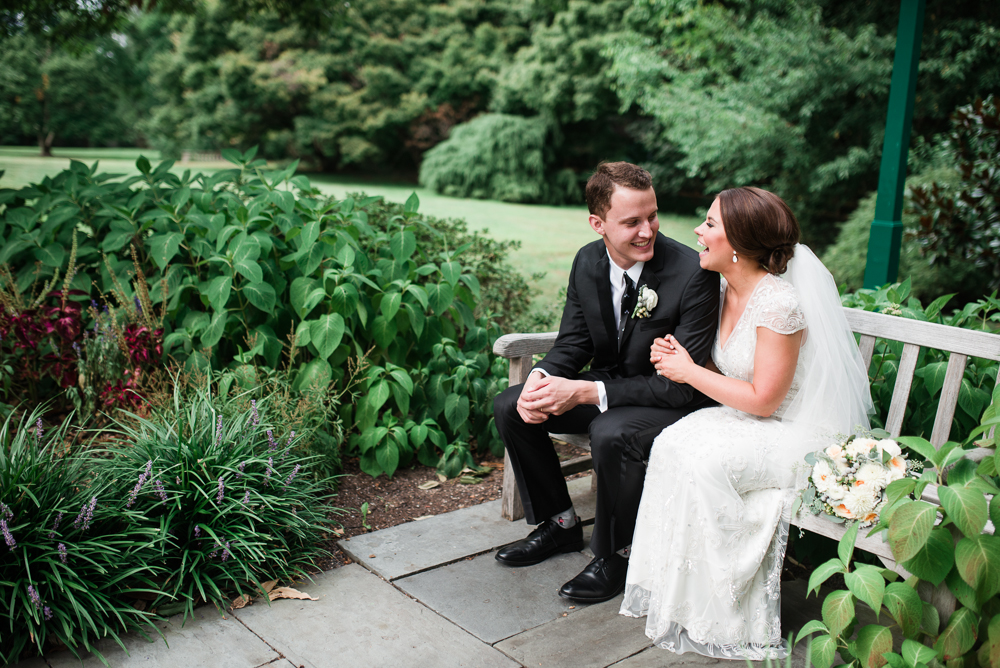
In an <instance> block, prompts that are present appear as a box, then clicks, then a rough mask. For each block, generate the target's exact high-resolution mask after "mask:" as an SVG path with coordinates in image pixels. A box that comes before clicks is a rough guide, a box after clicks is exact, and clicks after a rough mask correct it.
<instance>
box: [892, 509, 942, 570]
mask: <svg viewBox="0 0 1000 668" xmlns="http://www.w3.org/2000/svg"><path fill="white" fill-rule="evenodd" d="M936 517H937V508H936V507H935V506H932V505H931V504H929V503H926V502H924V501H912V502H910V503H907V504H905V505H903V506H901V507H900V508H898V509H897V510H896V511H895V513H894V514H893V516H892V520H891V522H890V524H889V547H890V549H891V550H892V554H893V556H895V557H896V561H906V560H908V559H911V558H912V557H913V556H914V555H916V554H917V552H918V551H920V548H922V547H923V546H924V543H926V542H927V539H928V536H930V533H931V529H933V528H934V520H935V519H936ZM911 572H912V571H911Z"/></svg>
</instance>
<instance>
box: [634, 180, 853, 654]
mask: <svg viewBox="0 0 1000 668" xmlns="http://www.w3.org/2000/svg"><path fill="white" fill-rule="evenodd" d="M695 233H696V234H697V235H698V242H699V245H701V246H703V247H704V250H703V251H702V253H701V254H700V257H701V266H702V268H704V269H709V270H713V271H718V272H719V273H721V274H722V282H721V286H722V287H721V292H720V296H719V299H720V312H719V328H718V331H717V332H716V339H715V345H714V347H713V349H712V361H711V362H710V363H709V364H708V366H707V367H700V366H698V365H696V364H695V363H694V362H692V360H691V357H690V356H689V355H688V354H687V351H686V350H684V348H683V346H681V345H680V343H679V342H678V341H677V340H676V339H674V338H673V337H670V336H667V337H666V338H665V339H657V340H656V342H655V343H654V344H653V348H652V351H651V358H650V359H651V361H652V362H654V363H655V365H656V369H657V374H660V375H662V376H665V377H667V378H669V379H670V380H672V381H674V382H681V383H687V384H689V385H691V386H692V387H694V388H695V389H697V390H699V391H700V392H702V393H703V394H705V395H707V396H709V397H711V398H712V399H715V400H716V401H718V402H719V403H720V404H721V406H719V407H715V408H706V409H703V410H700V411H697V412H695V413H692V414H691V415H689V416H687V417H686V418H684V419H682V420H680V421H678V422H677V423H675V424H674V425H672V426H670V427H668V428H666V429H664V430H663V432H662V433H661V434H660V435H659V436H658V437H657V438H656V440H655V441H654V443H653V448H652V452H651V454H650V458H649V464H648V468H647V471H646V482H645V486H644V491H643V495H642V502H641V505H640V507H639V516H638V519H637V521H636V528H635V536H634V539H633V544H632V550H631V555H630V558H629V567H628V576H627V579H626V587H625V599H624V601H623V603H622V606H621V614H623V615H627V616H630V617H641V616H646V617H647V621H646V635H647V636H649V637H650V638H652V639H653V641H654V642H655V643H656V645H658V646H659V647H662V648H664V649H669V650H672V651H674V652H677V653H684V652H697V653H699V654H704V655H707V656H713V657H720V658H745V659H751V660H761V659H764V658H782V657H784V656H785V655H786V648H785V647H784V645H783V644H782V638H781V623H780V601H779V587H780V575H781V565H782V560H783V558H784V552H785V544H786V541H787V538H788V522H789V519H790V510H791V505H792V501H793V500H794V496H795V494H796V490H797V488H798V487H799V486H800V485H801V484H802V483H803V482H804V480H805V477H806V476H807V475H808V473H807V470H806V469H805V464H804V461H803V457H804V455H805V454H806V453H808V452H811V451H814V450H817V449H819V448H821V447H826V446H827V445H829V443H830V442H831V441H830V439H832V438H833V437H834V436H835V435H837V434H847V433H850V432H851V431H852V430H854V429H856V428H867V426H868V413H869V412H870V411H871V407H872V405H871V397H870V395H869V390H868V377H867V373H866V369H865V368H864V364H863V362H862V360H861V356H860V353H859V352H858V349H857V346H856V344H855V341H854V337H853V335H852V334H851V331H850V328H849V327H848V325H847V320H846V318H845V317H844V314H843V310H842V308H841V305H840V298H839V296H838V294H837V289H836V285H835V284H834V281H833V277H832V276H831V275H830V273H829V272H828V271H827V270H826V268H825V267H824V266H823V264H822V263H821V262H820V261H819V260H818V259H817V258H816V256H815V255H813V253H812V251H810V250H809V249H808V248H807V247H805V246H802V245H800V244H798V243H797V242H798V238H799V226H798V222H797V221H796V219H795V216H794V214H793V213H792V212H791V210H790V209H789V208H788V205H787V204H785V202H784V201H783V200H782V199H781V198H780V197H778V196H777V195H775V194H773V193H770V192H767V191H765V190H761V189H759V188H734V189H731V190H725V191H723V192H722V193H720V194H719V196H718V197H717V198H716V200H715V202H713V204H712V206H711V208H710V209H709V210H708V216H707V218H706V220H705V222H704V223H702V224H701V225H700V226H699V227H698V228H697V229H695ZM782 275H783V276H782Z"/></svg>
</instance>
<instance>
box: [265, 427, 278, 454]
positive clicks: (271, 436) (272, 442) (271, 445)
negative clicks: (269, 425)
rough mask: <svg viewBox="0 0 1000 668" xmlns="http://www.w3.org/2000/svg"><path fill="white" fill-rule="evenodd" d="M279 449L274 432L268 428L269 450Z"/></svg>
mask: <svg viewBox="0 0 1000 668" xmlns="http://www.w3.org/2000/svg"><path fill="white" fill-rule="evenodd" d="M277 449H278V443H277V441H275V440H274V433H273V432H272V431H271V430H270V429H268V430H267V451H268V452H274V451H275V450H277Z"/></svg>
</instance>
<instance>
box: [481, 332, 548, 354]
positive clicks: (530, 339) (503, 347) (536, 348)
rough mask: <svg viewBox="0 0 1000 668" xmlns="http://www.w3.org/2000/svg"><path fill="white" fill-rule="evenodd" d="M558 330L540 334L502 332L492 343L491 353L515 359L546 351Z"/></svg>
mask: <svg viewBox="0 0 1000 668" xmlns="http://www.w3.org/2000/svg"><path fill="white" fill-rule="evenodd" d="M557 334H558V332H544V333H542V334H504V335H503V336H501V337H500V338H499V339H497V340H496V342H495V343H494V344H493V353H494V354H495V355H497V356H499V357H505V358H507V359H516V358H518V357H530V356H531V355H539V354H541V353H547V352H549V351H550V350H551V349H552V345H553V344H554V343H555V342H556V335H557Z"/></svg>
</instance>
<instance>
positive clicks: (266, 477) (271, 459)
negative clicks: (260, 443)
mask: <svg viewBox="0 0 1000 668" xmlns="http://www.w3.org/2000/svg"><path fill="white" fill-rule="evenodd" d="M273 466H274V457H268V458H267V469H266V470H265V471H264V487H269V486H270V484H269V483H268V480H270V479H271V468H272V467H273Z"/></svg>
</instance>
